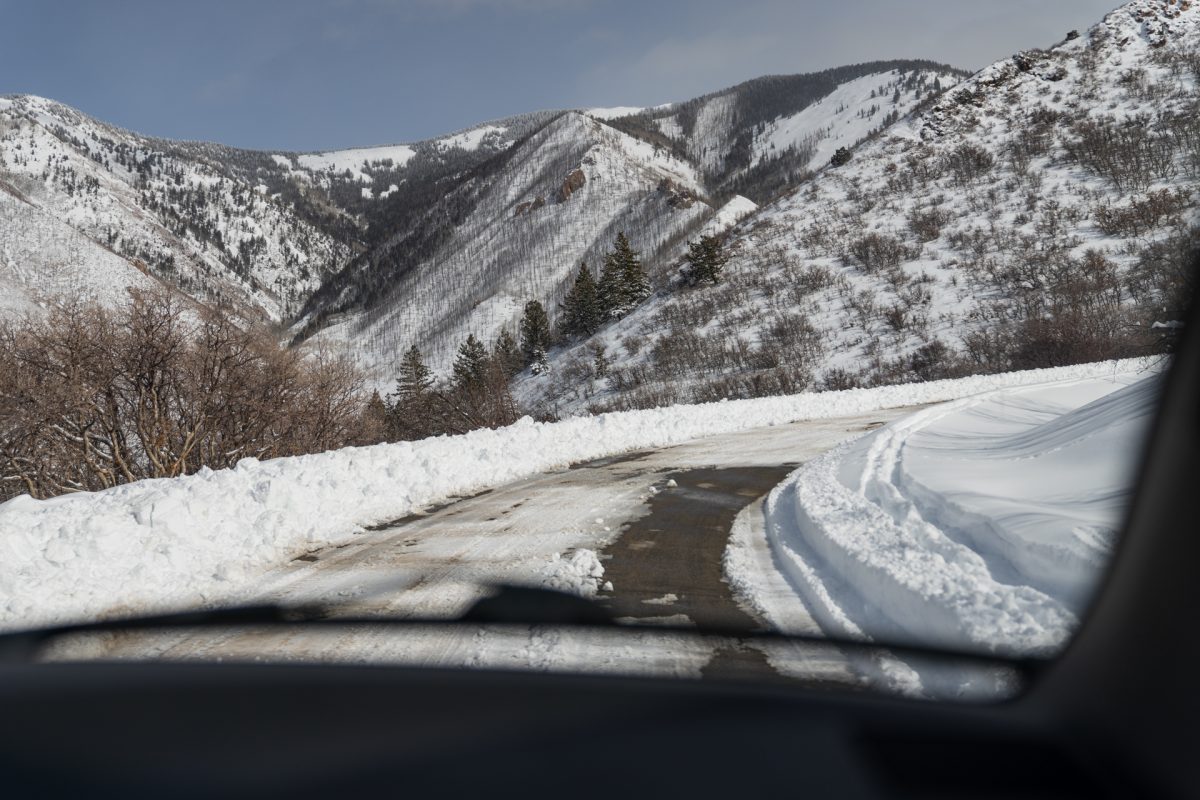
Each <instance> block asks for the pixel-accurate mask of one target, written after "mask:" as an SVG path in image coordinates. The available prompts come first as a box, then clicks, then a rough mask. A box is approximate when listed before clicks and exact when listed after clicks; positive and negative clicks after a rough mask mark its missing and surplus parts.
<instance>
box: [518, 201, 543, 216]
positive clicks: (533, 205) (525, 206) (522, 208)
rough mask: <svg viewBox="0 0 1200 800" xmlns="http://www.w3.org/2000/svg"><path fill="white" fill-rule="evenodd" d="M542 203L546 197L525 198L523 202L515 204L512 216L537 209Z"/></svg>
mask: <svg viewBox="0 0 1200 800" xmlns="http://www.w3.org/2000/svg"><path fill="white" fill-rule="evenodd" d="M544 205H546V198H544V197H538V198H536V199H534V200H526V201H525V202H524V203H518V204H517V207H516V208H515V209H513V216H514V217H519V216H521V215H522V214H524V213H526V212H529V211H537V210H538V209H539V208H541V207H542V206H544Z"/></svg>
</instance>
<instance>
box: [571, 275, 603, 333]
mask: <svg viewBox="0 0 1200 800" xmlns="http://www.w3.org/2000/svg"><path fill="white" fill-rule="evenodd" d="M562 311H563V321H562V332H563V334H564V335H566V336H590V335H592V334H593V333H595V332H596V330H597V329H599V327H600V321H601V313H600V312H601V308H600V294H599V288H598V287H597V286H596V280H595V278H593V277H592V271H591V270H590V269H588V265H587V264H582V265H580V267H579V275H577V276H576V278H575V284H574V285H573V286H572V287H571V291H570V292H568V293H567V298H566V300H565V301H564V302H563V307H562Z"/></svg>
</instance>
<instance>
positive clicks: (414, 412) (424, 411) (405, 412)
mask: <svg viewBox="0 0 1200 800" xmlns="http://www.w3.org/2000/svg"><path fill="white" fill-rule="evenodd" d="M432 393H433V375H432V373H431V372H430V371H429V367H427V366H425V361H424V359H422V358H421V351H420V350H419V349H418V348H417V346H416V345H413V346H412V347H410V348H408V350H406V351H405V353H404V357H403V359H402V360H401V361H400V376H399V377H398V378H397V379H396V390H395V391H394V392H392V394H390V395H388V398H387V412H388V423H389V427H390V428H391V436H392V437H394V438H397V439H421V438H424V437H425V436H429V435H430V434H432V433H434V432H435V425H434V420H433V413H432V412H433V409H432V401H433V394H432Z"/></svg>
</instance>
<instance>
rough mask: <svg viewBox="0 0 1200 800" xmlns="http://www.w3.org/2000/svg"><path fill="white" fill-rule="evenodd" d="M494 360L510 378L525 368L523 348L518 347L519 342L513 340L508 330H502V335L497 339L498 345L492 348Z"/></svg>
mask: <svg viewBox="0 0 1200 800" xmlns="http://www.w3.org/2000/svg"><path fill="white" fill-rule="evenodd" d="M492 360H493V361H495V363H496V366H498V367H499V368H500V369H501V370H502V371H503V372H504V375H505V376H506V377H509V378H511V377H512V376H514V375H516V374H517V373H518V372H520V371H521V368H522V367H523V366H525V361H524V359H523V358H522V354H521V348H520V347H519V346H517V340H516V339H514V338H513V335H512V334H511V333H509V332H508V329H507V328H503V329H501V331H500V335H499V336H497V337H496V344H495V346H494V347H493V348H492Z"/></svg>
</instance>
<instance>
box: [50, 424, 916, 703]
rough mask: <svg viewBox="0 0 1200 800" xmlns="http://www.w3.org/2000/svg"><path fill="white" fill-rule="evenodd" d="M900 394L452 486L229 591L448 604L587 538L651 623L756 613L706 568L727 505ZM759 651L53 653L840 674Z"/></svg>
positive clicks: (615, 603)
mask: <svg viewBox="0 0 1200 800" xmlns="http://www.w3.org/2000/svg"><path fill="white" fill-rule="evenodd" d="M909 410H911V409H897V410H891V411H880V412H872V413H870V414H867V415H862V416H856V417H845V418H840V419H834V420H821V421H813V422H800V423H793V424H790V425H783V426H776V427H771V428H761V429H755V430H750V431H744V432H741V433H737V434H730V435H724V436H716V437H711V438H708V439H701V440H696V441H693V442H690V443H687V444H683V445H679V446H676V447H671V448H665V449H662V450H656V451H650V452H641V453H631V454H626V455H623V456H617V457H613V458H606V459H600V460H597V461H593V462H589V463H585V464H579V465H576V466H574V467H572V468H570V469H566V470H562V471H558V472H551V473H545V474H541V475H537V476H534V477H532V478H529V479H526V480H522V481H519V482H516V483H512V484H509V485H507V486H503V487H500V488H496V489H493V490H490V491H486V492H482V493H480V494H477V495H474V496H472V497H465V498H455V499H451V500H450V501H448V502H446V503H443V504H441V505H439V506H437V507H435V508H430V509H427V510H425V511H424V512H422V513H420V514H414V515H411V516H408V517H405V518H403V519H399V520H395V521H393V522H391V523H387V524H384V525H380V526H376V527H375V528H374V529H372V530H369V531H367V532H365V533H363V534H361V535H360V536H358V537H356V538H355V539H353V540H351V541H350V542H347V543H343V544H341V545H339V546H337V547H330V548H325V549H321V550H315V551H313V552H310V553H306V554H303V555H301V556H299V557H298V558H296V559H295V560H294V561H292V562H291V563H290V564H287V565H285V566H283V567H281V568H279V569H277V570H276V571H274V572H273V573H271V574H269V575H268V576H267V577H266V578H265V579H264V580H263V581H262V583H261V585H260V587H259V589H258V591H257V592H256V593H255V595H254V596H253V597H241V598H238V600H239V601H240V602H253V601H272V602H280V603H285V604H286V603H314V602H316V603H324V604H331V605H337V606H338V607H339V609H340V611H339V613H346V614H356V615H357V614H393V615H415V616H451V615H456V614H458V613H461V611H463V610H464V609H465V608H467V607H468V606H469V605H470V604H471V603H472V602H474V601H475V600H476V599H478V598H479V597H481V596H482V595H483V594H484V593H485V592H486V588H484V587H486V586H487V585H488V584H489V583H496V582H519V583H530V582H533V583H537V582H538V581H539V580H542V579H543V578H544V576H545V575H546V574H547V570H548V569H550V570H552V569H553V568H554V567H555V566H558V565H561V564H562V563H563V562H565V561H568V560H569V559H570V558H571V556H572V555H573V554H574V553H576V552H578V551H580V550H581V549H584V548H586V549H588V550H591V551H594V552H595V553H597V554H598V556H599V561H600V563H601V565H602V566H603V568H604V574H603V577H602V578H601V579H600V582H601V583H602V586H601V588H599V589H598V591H597V595H596V596H597V598H598V599H599V600H600V601H601V602H602V603H604V604H606V605H608V606H609V607H610V608H612V609H613V611H614V612H615V613H616V614H617V616H619V617H622V618H634V619H637V620H639V621H642V622H645V623H648V624H651V625H652V624H653V623H655V622H664V623H671V624H683V625H687V624H692V623H696V622H705V623H716V624H722V625H735V626H743V627H762V626H763V625H764V622H763V620H762V619H760V618H758V616H757V615H756V613H755V612H754V611H753V610H752V606H751V604H749V603H747V602H745V601H744V598H739V597H737V596H736V594H735V592H734V591H732V590H731V588H730V586H729V585H728V583H727V582H726V580H725V576H724V575H723V572H722V558H723V555H724V552H725V548H726V545H727V542H728V539H729V533H730V528H731V526H732V525H733V522H734V520H735V518H738V517H739V515H741V517H742V519H743V521H744V520H746V519H750V518H753V517H755V516H761V512H760V511H759V507H760V506H761V502H762V498H763V497H764V496H765V495H766V494H767V493H768V492H769V491H770V490H771V488H772V487H773V486H775V485H776V484H777V483H778V482H779V481H781V480H782V479H783V478H784V476H785V475H787V473H788V472H790V471H791V470H793V469H794V468H795V467H796V466H797V465H799V464H800V463H803V462H804V461H805V460H807V459H810V458H812V457H814V456H816V455H818V454H820V453H822V452H824V451H825V450H827V449H829V448H830V447H832V446H834V445H835V444H837V443H838V442H840V441H842V440H844V439H846V438H847V437H850V436H853V435H856V434H859V433H861V432H863V431H865V430H869V429H871V428H874V427H878V426H879V425H882V424H884V423H885V422H887V421H890V420H892V419H894V418H896V417H899V416H901V415H903V414H904V413H907V411H909ZM751 522H753V519H751ZM762 546H763V547H764V548H765V542H764V543H763V545H762ZM767 560H768V561H769V557H768V559H767ZM813 628H814V629H815V628H816V626H815V624H814V625H813ZM789 647H790V646H789ZM767 653H768V651H765V650H763V649H761V646H760V645H756V644H753V643H752V644H733V643H728V642H726V643H722V642H714V641H712V640H704V639H701V638H699V637H691V636H684V637H681V636H678V635H671V634H665V633H662V632H659V631H655V630H653V629H652V628H651V629H649V630H647V631H646V632H645V633H632V634H631V633H624V632H623V633H620V634H613V635H608V634H603V633H593V632H587V633H586V634H580V633H575V632H565V631H561V630H557V629H552V628H545V627H531V628H529V629H526V630H516V631H514V630H512V629H500V628H496V627H494V626H492V627H482V628H479V627H471V628H467V627H464V626H460V627H458V628H453V627H448V628H445V629H441V628H439V629H436V630H429V629H420V630H414V631H403V630H396V629H380V628H373V627H370V628H361V629H360V628H355V629H338V630H328V631H327V630H321V631H314V630H311V629H301V628H291V629H277V630H226V631H220V630H203V631H178V632H170V633H163V634H155V635H146V634H127V635H119V636H109V637H105V638H101V639H92V640H89V641H87V642H82V641H76V642H64V643H63V644H62V645H60V646H59V647H58V648H56V650H55V651H54V652H53V653H52V654H51V657H56V658H61V657H72V658H73V657H92V656H100V657H109V658H114V657H115V658H166V659H230V660H233V659H236V660H246V659H254V660H274V661H278V660H342V661H355V662H360V661H361V662H386V663H405V664H416V665H454V666H488V667H499V668H506V667H513V668H524V669H558V670H578V669H584V670H589V671H617V672H625V673H655V674H663V673H665V674H670V675H679V676H693V677H695V676H704V677H723V676H730V675H733V676H743V677H755V678H767V677H778V676H779V674H780V671H779V670H777V669H776V667H775V666H773V665H772V662H773V661H774V662H776V663H778V659H780V658H784V659H788V665H787V666H788V669H787V670H786V672H787V674H789V675H791V676H793V677H794V676H796V675H802V676H804V678H805V679H806V680H808V681H810V682H824V681H832V682H837V683H845V682H847V681H851V682H852V681H854V680H855V677H854V676H853V675H852V674H850V670H849V668H848V666H847V665H846V662H845V660H844V659H843V658H841V657H840V654H839V653H838V652H837V651H836V650H835V649H832V648H819V649H813V648H807V649H805V648H800V647H791V648H790V649H787V648H785V649H783V650H781V649H779V648H775V650H774V651H773V652H772V653H771V658H768V657H767ZM795 662H803V663H802V664H800V665H799V667H798V665H797V663H795Z"/></svg>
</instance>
